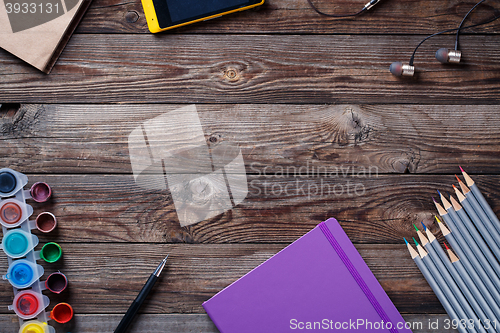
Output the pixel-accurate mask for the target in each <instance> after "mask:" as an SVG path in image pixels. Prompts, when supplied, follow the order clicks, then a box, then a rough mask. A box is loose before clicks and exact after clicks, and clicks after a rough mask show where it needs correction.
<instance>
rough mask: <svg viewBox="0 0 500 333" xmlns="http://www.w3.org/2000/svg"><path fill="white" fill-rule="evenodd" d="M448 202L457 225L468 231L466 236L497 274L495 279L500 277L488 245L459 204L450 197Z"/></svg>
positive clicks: (495, 260) (496, 263) (499, 270)
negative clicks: (471, 240)
mask: <svg viewBox="0 0 500 333" xmlns="http://www.w3.org/2000/svg"><path fill="white" fill-rule="evenodd" d="M450 201H451V204H452V206H453V210H454V211H455V212H456V214H457V216H458V219H459V220H460V221H457V222H458V224H460V222H462V226H463V227H464V229H466V231H468V235H470V238H472V239H473V240H474V241H475V242H476V244H477V246H478V247H479V249H480V250H481V252H482V253H483V255H484V257H485V258H486V260H487V261H488V263H489V264H490V266H491V267H492V268H493V270H494V271H495V272H496V273H497V277H500V265H499V264H498V261H497V259H496V258H495V256H494V255H493V253H492V250H490V249H489V248H488V245H486V243H485V241H484V240H483V238H482V237H481V235H479V232H477V230H476V228H475V227H474V225H473V224H472V222H471V220H470V219H469V217H468V216H467V214H466V213H465V211H464V209H463V208H462V206H460V204H459V203H458V202H457V201H456V200H455V198H453V197H450ZM487 234H488V233H487ZM488 235H489V234H488ZM499 281H500V280H499ZM499 283H500V282H499Z"/></svg>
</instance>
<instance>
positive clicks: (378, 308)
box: [319, 222, 398, 333]
mask: <svg viewBox="0 0 500 333" xmlns="http://www.w3.org/2000/svg"><path fill="white" fill-rule="evenodd" d="M319 228H320V229H321V231H322V232H323V234H324V235H325V237H326V239H328V241H329V242H330V244H331V245H332V247H333V249H334V250H335V252H337V254H338V256H339V257H340V260H342V262H343V263H344V265H345V267H347V269H348V270H349V272H350V273H351V275H352V277H353V278H354V280H356V282H357V283H358V285H359V287H360V288H361V290H363V292H364V293H365V295H366V297H367V298H368V300H369V301H370V303H371V304H372V306H373V308H374V309H375V311H376V312H377V313H378V315H379V316H380V318H381V319H382V320H383V321H385V322H386V323H387V322H391V323H392V321H391V320H390V319H389V316H387V314H386V313H385V311H384V309H383V308H382V306H381V305H380V303H379V302H378V301H377V299H376V298H375V296H374V295H373V294H372V292H371V290H370V288H368V286H367V285H366V283H365V281H364V280H363V278H362V277H361V275H359V273H358V271H357V269H356V267H354V265H353V264H352V262H351V260H349V257H347V255H346V254H345V252H344V250H343V249H342V247H341V246H340V245H339V243H338V242H337V240H336V239H335V237H334V236H333V234H332V232H331V231H330V229H328V227H327V226H326V224H325V222H321V223H320V224H319ZM389 331H390V332H392V333H398V330H397V329H396V328H395V327H394V325H393V327H392V328H391V329H390V330H389Z"/></svg>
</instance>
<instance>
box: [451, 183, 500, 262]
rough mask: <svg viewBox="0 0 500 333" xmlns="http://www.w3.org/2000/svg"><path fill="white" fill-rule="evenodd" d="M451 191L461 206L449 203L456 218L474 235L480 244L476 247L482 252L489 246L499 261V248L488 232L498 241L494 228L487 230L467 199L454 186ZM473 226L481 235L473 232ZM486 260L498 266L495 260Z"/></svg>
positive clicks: (498, 237)
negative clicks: (456, 215)
mask: <svg viewBox="0 0 500 333" xmlns="http://www.w3.org/2000/svg"><path fill="white" fill-rule="evenodd" d="M453 189H454V190H455V194H456V195H457V197H458V200H459V201H460V203H461V204H462V205H461V206H460V205H459V204H458V203H456V202H453V201H452V202H451V204H452V205H453V208H454V209H455V211H456V212H457V214H458V216H459V217H460V219H461V220H462V221H463V222H464V224H465V225H466V226H467V228H468V229H469V231H471V233H474V235H473V236H474V238H476V239H477V240H478V241H479V243H481V244H478V245H480V247H481V249H483V251H484V249H488V246H489V248H490V249H491V251H492V252H493V253H494V255H495V257H496V259H499V260H500V247H499V246H498V244H497V242H495V240H494V238H493V236H492V233H491V232H490V231H493V235H495V237H497V239H500V235H498V236H497V233H496V230H495V229H494V228H493V230H489V229H488V228H487V227H486V225H485V224H484V223H483V221H482V220H481V219H480V218H479V217H478V216H477V214H476V212H475V210H474V208H473V207H472V206H471V205H470V203H469V199H467V198H466V197H465V196H464V195H463V194H462V192H460V190H459V189H458V188H456V187H455V185H453ZM462 207H463V209H462ZM469 217H470V218H469ZM473 226H476V228H477V230H479V233H481V235H479V233H478V232H477V231H476V230H475V228H473ZM481 236H482V238H483V239H484V241H483V240H482V239H481ZM486 244H488V246H486ZM487 259H488V261H490V263H491V260H493V261H494V263H495V264H497V265H498V263H497V261H496V259H495V258H493V259H491V258H490V257H488V258H487Z"/></svg>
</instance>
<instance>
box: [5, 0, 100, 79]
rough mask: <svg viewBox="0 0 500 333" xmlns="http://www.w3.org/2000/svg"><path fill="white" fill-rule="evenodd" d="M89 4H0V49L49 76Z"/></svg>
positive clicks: (58, 0)
mask: <svg viewBox="0 0 500 333" xmlns="http://www.w3.org/2000/svg"><path fill="white" fill-rule="evenodd" d="M90 2H91V0H0V47H1V48H3V49H5V50H6V51H8V52H10V53H12V54H13V55H15V56H17V57H18V58H21V59H22V60H24V61H26V62H27V63H29V64H31V65H33V66H34V67H36V68H38V69H39V70H41V71H43V72H45V73H49V72H50V70H51V69H52V67H53V66H54V64H55V62H56V60H57V58H58V57H59V55H60V54H61V52H62V50H63V48H64V46H65V45H66V43H67V42H68V40H69V37H70V36H71V34H72V33H73V31H74V30H75V28H76V25H77V24H78V22H79V21H80V19H81V18H82V16H83V14H84V13H85V11H86V10H87V8H88V6H89V5H90Z"/></svg>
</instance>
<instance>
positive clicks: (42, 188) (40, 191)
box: [30, 182, 52, 202]
mask: <svg viewBox="0 0 500 333" xmlns="http://www.w3.org/2000/svg"><path fill="white" fill-rule="evenodd" d="M30 194H31V198H32V199H33V200H35V201H36V202H45V201H47V200H49V198H50V196H51V195H52V189H51V188H50V186H49V185H48V184H47V183H43V182H38V183H35V184H33V186H31V190H30Z"/></svg>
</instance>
